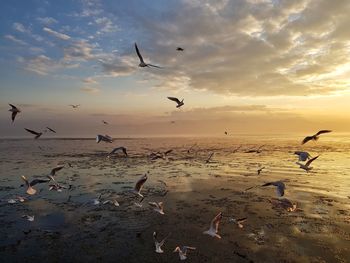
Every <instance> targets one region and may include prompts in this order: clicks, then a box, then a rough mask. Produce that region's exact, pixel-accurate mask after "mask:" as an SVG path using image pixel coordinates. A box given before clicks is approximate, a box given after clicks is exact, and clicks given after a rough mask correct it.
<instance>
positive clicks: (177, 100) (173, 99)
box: [168, 97, 181, 104]
mask: <svg viewBox="0 0 350 263" xmlns="http://www.w3.org/2000/svg"><path fill="white" fill-rule="evenodd" d="M168 99H169V100H172V101H175V102H176V103H177V104H180V103H181V102H180V100H179V99H178V98H175V97H168Z"/></svg>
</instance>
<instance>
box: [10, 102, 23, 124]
mask: <svg viewBox="0 0 350 263" xmlns="http://www.w3.org/2000/svg"><path fill="white" fill-rule="evenodd" d="M9 105H10V106H11V109H9V111H11V112H12V115H11V120H12V123H13V122H14V121H15V118H16V115H17V113H20V112H21V110H20V109H18V108H17V107H16V106H15V105H12V104H9Z"/></svg>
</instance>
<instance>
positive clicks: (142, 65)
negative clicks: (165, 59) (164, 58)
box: [135, 43, 161, 68]
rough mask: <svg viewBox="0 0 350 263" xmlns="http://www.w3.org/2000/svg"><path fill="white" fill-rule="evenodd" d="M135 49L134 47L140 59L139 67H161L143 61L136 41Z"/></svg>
mask: <svg viewBox="0 0 350 263" xmlns="http://www.w3.org/2000/svg"><path fill="white" fill-rule="evenodd" d="M135 49H136V53H137V56H138V57H139V59H140V64H139V67H141V68H144V67H154V68H161V67H158V66H156V65H152V64H147V63H145V61H143V57H142V56H141V53H140V50H139V48H138V47H137V44H136V43H135Z"/></svg>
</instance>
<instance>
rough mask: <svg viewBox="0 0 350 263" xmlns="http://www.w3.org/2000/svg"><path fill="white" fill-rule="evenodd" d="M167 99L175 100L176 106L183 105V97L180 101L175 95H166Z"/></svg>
mask: <svg viewBox="0 0 350 263" xmlns="http://www.w3.org/2000/svg"><path fill="white" fill-rule="evenodd" d="M168 99H169V100H172V101H175V102H176V103H177V105H176V108H180V107H181V106H183V105H185V103H184V99H182V101H180V100H179V99H178V98H175V97H168Z"/></svg>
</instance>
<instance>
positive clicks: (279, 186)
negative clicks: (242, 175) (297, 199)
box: [262, 181, 286, 197]
mask: <svg viewBox="0 0 350 263" xmlns="http://www.w3.org/2000/svg"><path fill="white" fill-rule="evenodd" d="M270 185H273V186H275V187H276V194H277V196H278V197H281V196H284V190H285V189H286V186H285V184H284V183H283V182H282V181H276V182H269V183H266V184H263V185H262V187H265V186H270Z"/></svg>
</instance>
